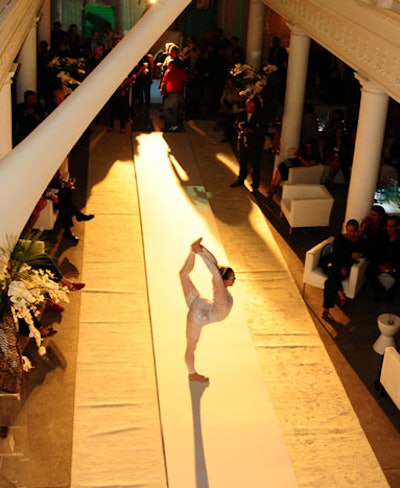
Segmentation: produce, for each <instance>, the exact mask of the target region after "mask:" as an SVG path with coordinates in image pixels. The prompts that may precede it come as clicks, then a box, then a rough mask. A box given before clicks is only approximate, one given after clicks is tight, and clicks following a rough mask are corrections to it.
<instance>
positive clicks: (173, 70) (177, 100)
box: [160, 46, 188, 132]
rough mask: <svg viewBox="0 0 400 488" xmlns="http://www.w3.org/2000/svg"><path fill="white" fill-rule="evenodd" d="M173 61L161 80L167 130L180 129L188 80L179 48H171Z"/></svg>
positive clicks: (174, 130)
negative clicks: (181, 112)
mask: <svg viewBox="0 0 400 488" xmlns="http://www.w3.org/2000/svg"><path fill="white" fill-rule="evenodd" d="M170 56H171V61H170V62H169V64H168V67H167V69H166V71H165V74H164V76H163V78H162V80H161V86H160V89H161V93H162V95H163V113H164V122H165V128H164V130H165V132H176V131H179V130H180V120H179V119H180V117H179V115H180V111H181V110H183V109H184V87H185V84H186V83H187V81H188V76H187V73H186V70H185V65H184V63H183V61H182V60H181V59H180V58H179V56H178V48H177V47H176V46H173V47H172V49H171V50H170Z"/></svg>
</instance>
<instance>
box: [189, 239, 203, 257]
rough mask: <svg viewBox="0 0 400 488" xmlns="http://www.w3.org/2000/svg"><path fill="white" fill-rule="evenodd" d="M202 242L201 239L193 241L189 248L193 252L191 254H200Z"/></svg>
mask: <svg viewBox="0 0 400 488" xmlns="http://www.w3.org/2000/svg"><path fill="white" fill-rule="evenodd" d="M202 240H203V238H202V237H199V239H197V241H194V242H193V243H192V245H191V246H190V249H191V250H192V251H193V252H196V253H197V252H201V250H202V249H203V246H202V245H201V241H202Z"/></svg>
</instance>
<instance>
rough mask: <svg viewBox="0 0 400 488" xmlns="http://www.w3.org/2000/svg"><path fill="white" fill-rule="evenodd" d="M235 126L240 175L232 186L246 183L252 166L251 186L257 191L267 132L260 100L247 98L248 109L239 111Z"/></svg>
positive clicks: (254, 191)
mask: <svg viewBox="0 0 400 488" xmlns="http://www.w3.org/2000/svg"><path fill="white" fill-rule="evenodd" d="M235 127H236V130H237V134H238V140H237V141H238V151H239V176H238V178H237V180H236V181H235V182H234V183H232V184H231V188H236V187H239V186H243V185H244V180H245V179H246V177H247V174H248V167H249V166H250V168H251V178H252V185H251V186H252V188H253V193H257V192H258V187H259V186H260V158H261V150H262V147H263V142H264V134H265V130H264V123H263V118H262V113H261V108H260V102H259V100H258V99H257V98H255V97H252V98H248V99H247V100H246V110H244V111H243V112H240V113H239V115H238V118H237V120H236V123H235Z"/></svg>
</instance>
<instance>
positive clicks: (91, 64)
mask: <svg viewBox="0 0 400 488" xmlns="http://www.w3.org/2000/svg"><path fill="white" fill-rule="evenodd" d="M103 59H104V46H103V44H96V46H95V47H94V51H93V55H92V56H91V57H90V58H89V59H88V60H87V61H86V73H87V74H89V73H91V72H92V71H93V70H94V69H95V68H97V66H98V65H99V64H100V63H101V61H103Z"/></svg>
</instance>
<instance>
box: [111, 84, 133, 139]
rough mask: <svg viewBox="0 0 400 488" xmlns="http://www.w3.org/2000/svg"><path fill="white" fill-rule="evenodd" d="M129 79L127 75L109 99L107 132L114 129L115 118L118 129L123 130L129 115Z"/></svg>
mask: <svg viewBox="0 0 400 488" xmlns="http://www.w3.org/2000/svg"><path fill="white" fill-rule="evenodd" d="M130 82H131V79H130V78H129V77H127V78H125V80H124V81H123V82H122V83H121V85H120V86H119V87H118V89H117V90H116V91H115V92H114V94H113V95H112V96H111V98H110V101H109V117H110V118H109V128H108V130H109V132H111V131H112V130H113V129H114V122H115V120H119V122H120V125H119V131H120V132H121V134H123V133H124V132H125V126H126V122H127V120H128V116H129V86H130Z"/></svg>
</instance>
